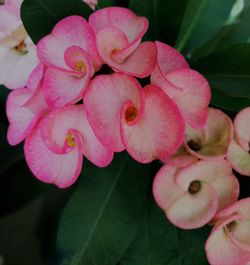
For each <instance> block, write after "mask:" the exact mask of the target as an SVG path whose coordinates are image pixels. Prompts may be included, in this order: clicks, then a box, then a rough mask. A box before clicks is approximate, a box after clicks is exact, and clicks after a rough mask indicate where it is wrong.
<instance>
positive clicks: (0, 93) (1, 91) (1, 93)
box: [0, 85, 10, 106]
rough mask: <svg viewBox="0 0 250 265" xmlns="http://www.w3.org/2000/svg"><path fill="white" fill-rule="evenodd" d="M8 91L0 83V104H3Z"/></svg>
mask: <svg viewBox="0 0 250 265" xmlns="http://www.w3.org/2000/svg"><path fill="white" fill-rule="evenodd" d="M9 93H10V91H9V90H8V89H7V88H6V87H5V86H3V85H0V105H1V106H5V102H6V99H7V97H8V94H9Z"/></svg>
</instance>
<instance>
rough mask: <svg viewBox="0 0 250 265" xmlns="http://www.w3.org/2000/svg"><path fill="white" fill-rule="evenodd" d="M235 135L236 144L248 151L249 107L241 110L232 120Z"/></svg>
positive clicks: (249, 133) (249, 132)
mask: <svg viewBox="0 0 250 265" xmlns="http://www.w3.org/2000/svg"><path fill="white" fill-rule="evenodd" d="M234 128H235V136H236V140H237V142H238V144H239V145H240V146H241V147H242V148H243V149H244V150H245V151H247V152H248V151H249V149H250V146H249V143H250V107H248V108H245V109H243V110H241V111H240V112H239V113H238V114H237V116H236V117H235V120H234Z"/></svg>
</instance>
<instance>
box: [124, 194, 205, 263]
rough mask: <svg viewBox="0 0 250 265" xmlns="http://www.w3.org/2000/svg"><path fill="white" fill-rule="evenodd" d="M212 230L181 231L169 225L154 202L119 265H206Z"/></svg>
mask: <svg viewBox="0 0 250 265" xmlns="http://www.w3.org/2000/svg"><path fill="white" fill-rule="evenodd" d="M208 233H209V229H208V228H207V227H206V228H202V229H197V230H192V231H188V230H181V229H178V228H176V227H175V226H174V225H172V224H170V223H169V222H168V221H167V219H166V217H165V214H164V213H163V211H162V210H160V209H159V208H158V207H157V206H156V204H155V203H154V201H153V199H151V198H150V199H149V200H148V204H147V205H146V209H145V212H144V219H143V222H142V223H140V225H139V229H138V232H137V235H136V237H135V239H134V241H133V242H132V244H131V245H130V247H129V249H128V250H127V252H126V254H125V255H124V257H123V258H122V260H121V261H120V263H119V264H120V265H138V264H140V265H206V264H208V263H207V261H206V255H205V251H204V245H205V240H206V238H207V236H208Z"/></svg>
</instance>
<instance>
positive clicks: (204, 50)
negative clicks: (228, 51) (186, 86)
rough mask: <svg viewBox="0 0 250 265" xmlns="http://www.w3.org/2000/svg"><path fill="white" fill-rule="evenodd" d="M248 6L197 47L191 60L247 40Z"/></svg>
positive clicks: (248, 34) (249, 14) (248, 31)
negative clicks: (231, 22) (233, 20)
mask: <svg viewBox="0 0 250 265" xmlns="http://www.w3.org/2000/svg"><path fill="white" fill-rule="evenodd" d="M249 25H250V7H248V8H247V9H244V10H243V12H242V14H241V15H240V16H239V17H238V19H237V20H236V22H235V23H233V24H231V25H226V26H224V27H223V28H222V29H221V30H220V31H219V32H218V33H217V34H216V35H215V36H214V37H213V38H211V39H210V40H209V41H208V42H207V43H206V44H205V45H203V46H202V47H201V48H200V49H198V50H197V51H196V52H195V53H194V54H193V55H192V57H193V60H195V59H197V58H200V57H204V56H206V55H208V54H210V53H212V52H215V51H218V50H221V49H225V48H227V47H229V46H231V45H234V44H243V43H247V42H249V36H250V27H249Z"/></svg>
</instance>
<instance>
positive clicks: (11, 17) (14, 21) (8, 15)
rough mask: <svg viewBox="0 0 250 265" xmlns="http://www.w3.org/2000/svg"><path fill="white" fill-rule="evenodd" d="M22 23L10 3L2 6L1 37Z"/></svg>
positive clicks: (0, 14) (0, 16) (0, 9)
mask: <svg viewBox="0 0 250 265" xmlns="http://www.w3.org/2000/svg"><path fill="white" fill-rule="evenodd" d="M20 24H21V21H20V18H19V17H18V16H17V14H15V13H14V12H13V10H12V9H11V8H10V6H8V5H1V6H0V39H1V38H2V36H3V35H5V36H6V35H8V34H10V33H11V32H12V31H13V30H15V29H17V28H18V26H19V25H20Z"/></svg>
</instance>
